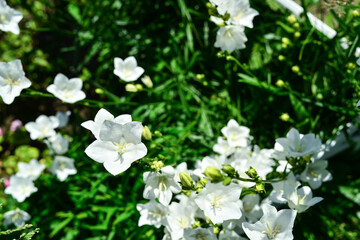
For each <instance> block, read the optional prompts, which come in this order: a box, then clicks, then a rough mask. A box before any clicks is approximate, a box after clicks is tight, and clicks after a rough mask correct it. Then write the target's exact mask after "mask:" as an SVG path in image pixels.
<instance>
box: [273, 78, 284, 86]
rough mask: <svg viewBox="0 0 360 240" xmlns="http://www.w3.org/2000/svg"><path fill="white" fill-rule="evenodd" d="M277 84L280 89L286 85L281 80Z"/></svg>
mask: <svg viewBox="0 0 360 240" xmlns="http://www.w3.org/2000/svg"><path fill="white" fill-rule="evenodd" d="M275 84H276V86H278V87H283V86H284V85H285V82H284V81H283V80H281V79H279V80H277V81H276V83H275Z"/></svg>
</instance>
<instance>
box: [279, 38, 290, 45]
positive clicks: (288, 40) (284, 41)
mask: <svg viewBox="0 0 360 240" xmlns="http://www.w3.org/2000/svg"><path fill="white" fill-rule="evenodd" d="M281 42H282V43H283V44H286V45H290V44H291V41H290V39H288V38H286V37H283V38H282V39H281Z"/></svg>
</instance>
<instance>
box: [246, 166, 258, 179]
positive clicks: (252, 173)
mask: <svg viewBox="0 0 360 240" xmlns="http://www.w3.org/2000/svg"><path fill="white" fill-rule="evenodd" d="M245 173H246V174H247V175H248V176H249V177H251V178H256V177H257V176H258V174H257V172H256V170H255V168H253V167H251V166H250V168H249V170H247V171H246V172H245Z"/></svg>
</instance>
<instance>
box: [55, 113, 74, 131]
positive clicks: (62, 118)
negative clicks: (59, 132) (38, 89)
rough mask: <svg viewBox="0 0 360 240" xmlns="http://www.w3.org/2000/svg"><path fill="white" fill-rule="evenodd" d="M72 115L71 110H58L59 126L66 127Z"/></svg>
mask: <svg viewBox="0 0 360 240" xmlns="http://www.w3.org/2000/svg"><path fill="white" fill-rule="evenodd" d="M70 115H71V112H70V111H66V112H60V111H59V112H57V113H56V115H55V117H56V118H57V119H58V120H59V126H58V128H63V127H66V125H67V124H68V122H69V117H70Z"/></svg>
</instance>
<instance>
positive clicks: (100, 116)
mask: <svg viewBox="0 0 360 240" xmlns="http://www.w3.org/2000/svg"><path fill="white" fill-rule="evenodd" d="M105 120H109V121H113V122H115V123H118V124H125V123H129V122H131V120H132V119H131V116H130V115H129V114H122V115H120V116H117V117H116V118H114V115H112V114H111V113H109V112H108V111H106V110H105V109H103V108H101V109H100V110H99V111H98V112H97V114H96V115H95V119H94V121H91V120H89V121H86V122H83V123H82V124H81V126H82V127H84V128H86V129H88V130H90V131H91V132H92V134H94V136H95V138H96V139H100V129H101V126H102V124H103V123H104V121H105Z"/></svg>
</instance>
